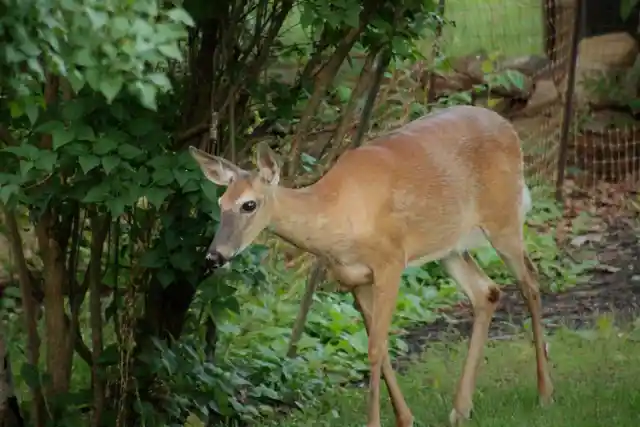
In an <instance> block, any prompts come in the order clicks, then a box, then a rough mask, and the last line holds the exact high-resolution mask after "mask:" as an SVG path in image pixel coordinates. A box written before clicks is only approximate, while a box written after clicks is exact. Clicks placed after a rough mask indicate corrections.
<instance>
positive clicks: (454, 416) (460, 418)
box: [449, 408, 471, 427]
mask: <svg viewBox="0 0 640 427" xmlns="http://www.w3.org/2000/svg"><path fill="white" fill-rule="evenodd" d="M464 412H466V413H464ZM470 419H471V409H469V410H468V411H458V410H457V409H455V408H453V409H452V410H451V413H450V414H449V423H450V424H451V427H458V426H461V425H463V424H464V423H465V422H466V421H469V420H470Z"/></svg>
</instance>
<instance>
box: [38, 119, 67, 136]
mask: <svg viewBox="0 0 640 427" xmlns="http://www.w3.org/2000/svg"><path fill="white" fill-rule="evenodd" d="M61 129H64V123H62V122H60V121H57V120H51V121H48V122H44V123H43V124H41V125H40V126H38V127H37V128H36V129H35V131H36V132H38V133H45V134H52V133H53V132H56V131H59V130H61Z"/></svg>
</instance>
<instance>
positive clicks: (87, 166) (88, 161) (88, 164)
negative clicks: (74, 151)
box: [78, 154, 100, 174]
mask: <svg viewBox="0 0 640 427" xmlns="http://www.w3.org/2000/svg"><path fill="white" fill-rule="evenodd" d="M78 163H80V167H81V168H82V172H84V173H85V174H86V173H88V172H89V171H90V170H92V169H94V168H96V167H97V166H98V165H99V164H100V158H99V157H98V156H94V155H93V154H87V155H86V156H80V157H79V158H78Z"/></svg>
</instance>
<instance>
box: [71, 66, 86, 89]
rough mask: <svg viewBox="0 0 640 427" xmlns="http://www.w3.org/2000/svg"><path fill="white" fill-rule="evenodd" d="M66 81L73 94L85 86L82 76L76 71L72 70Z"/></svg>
mask: <svg viewBox="0 0 640 427" xmlns="http://www.w3.org/2000/svg"><path fill="white" fill-rule="evenodd" d="M67 80H68V81H69V84H70V85H71V89H73V91H74V92H75V93H78V92H80V91H81V90H82V88H83V87H84V84H85V79H84V76H83V75H82V74H81V73H80V72H79V71H78V70H73V71H71V73H69V74H67Z"/></svg>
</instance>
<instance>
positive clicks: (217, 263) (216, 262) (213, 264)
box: [205, 251, 227, 269]
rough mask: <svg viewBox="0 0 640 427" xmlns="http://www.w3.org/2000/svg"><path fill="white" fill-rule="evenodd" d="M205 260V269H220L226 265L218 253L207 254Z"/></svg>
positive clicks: (224, 259)
mask: <svg viewBox="0 0 640 427" xmlns="http://www.w3.org/2000/svg"><path fill="white" fill-rule="evenodd" d="M205 259H206V260H207V267H209V268H211V269H215V268H219V267H222V266H223V265H225V264H226V263H227V259H226V258H225V257H224V255H222V254H221V253H220V252H218V251H212V252H209V253H207V256H206V257H205Z"/></svg>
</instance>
